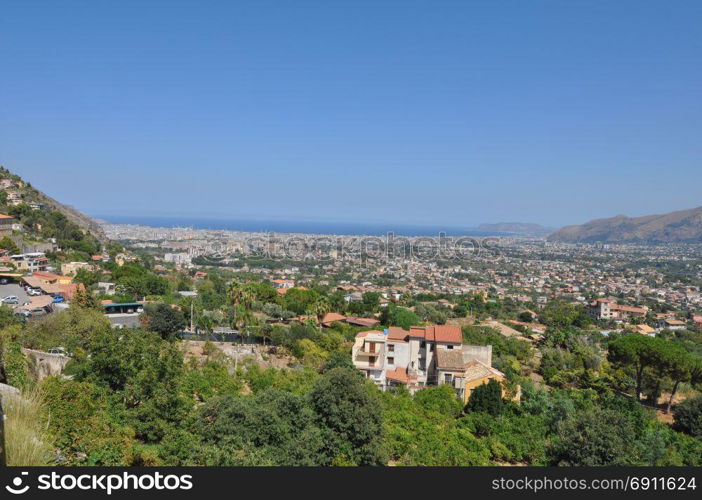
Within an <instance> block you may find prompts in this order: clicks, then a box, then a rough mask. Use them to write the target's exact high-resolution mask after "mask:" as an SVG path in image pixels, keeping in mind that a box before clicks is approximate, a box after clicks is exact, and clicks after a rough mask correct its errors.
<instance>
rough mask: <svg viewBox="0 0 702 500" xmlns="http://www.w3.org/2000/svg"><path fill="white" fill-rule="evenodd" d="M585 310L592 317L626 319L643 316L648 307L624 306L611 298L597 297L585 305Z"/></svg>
mask: <svg viewBox="0 0 702 500" xmlns="http://www.w3.org/2000/svg"><path fill="white" fill-rule="evenodd" d="M587 311H588V313H589V314H590V316H592V317H593V318H594V319H613V320H615V321H626V320H628V319H630V318H632V317H638V318H645V317H646V313H648V308H647V307H632V306H624V305H621V304H617V302H616V301H615V300H613V299H597V300H595V301H594V302H591V303H589V304H588V305H587Z"/></svg>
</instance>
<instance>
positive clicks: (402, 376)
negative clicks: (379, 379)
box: [385, 368, 417, 384]
mask: <svg viewBox="0 0 702 500" xmlns="http://www.w3.org/2000/svg"><path fill="white" fill-rule="evenodd" d="M385 378H387V379H389V380H394V381H395V382H402V383H403V384H408V383H410V382H413V381H416V380H417V377H412V376H410V375H408V374H407V369H406V368H395V369H394V370H389V371H387V372H385Z"/></svg>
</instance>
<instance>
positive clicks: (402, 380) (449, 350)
mask: <svg viewBox="0 0 702 500" xmlns="http://www.w3.org/2000/svg"><path fill="white" fill-rule="evenodd" d="M462 339H463V336H462V333H461V328H460V326H456V325H434V326H413V327H411V328H410V329H409V330H404V329H402V328H399V327H390V328H387V329H386V330H383V331H378V330H374V331H367V332H360V333H359V334H357V335H356V339H355V342H354V346H353V349H352V357H353V358H352V359H353V363H354V366H355V367H356V368H357V369H359V370H361V371H362V372H363V373H364V374H365V375H366V377H367V378H369V379H371V380H373V382H375V383H376V384H377V385H378V387H380V388H381V389H388V388H391V387H397V386H400V385H403V386H405V387H407V388H408V389H409V390H410V392H412V393H414V392H416V391H417V390H420V389H421V388H423V387H428V386H436V385H442V384H450V385H451V386H453V387H454V388H455V389H456V394H457V395H458V396H459V397H460V398H462V399H464V400H465V401H467V398H468V397H469V396H470V392H471V391H472V390H473V389H474V388H475V387H477V386H478V385H480V384H481V383H487V381H488V380H490V379H491V378H495V379H497V380H498V381H500V382H502V381H503V380H504V378H505V377H504V375H503V374H502V373H500V372H499V371H498V370H495V369H494V368H492V346H489V345H488V346H471V345H463V342H462ZM476 363H477V364H476Z"/></svg>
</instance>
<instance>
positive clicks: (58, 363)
mask: <svg viewBox="0 0 702 500" xmlns="http://www.w3.org/2000/svg"><path fill="white" fill-rule="evenodd" d="M22 353H23V354H24V355H25V356H27V358H29V361H30V365H31V367H32V372H33V375H34V377H35V378H36V380H41V379H43V378H45V377H49V376H51V375H60V374H61V373H63V369H64V368H65V367H66V364H67V363H68V362H69V361H70V360H71V358H69V357H68V356H64V355H62V354H50V353H48V352H43V351H35V350H34V349H22Z"/></svg>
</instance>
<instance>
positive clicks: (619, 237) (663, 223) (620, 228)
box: [548, 207, 702, 243]
mask: <svg viewBox="0 0 702 500" xmlns="http://www.w3.org/2000/svg"><path fill="white" fill-rule="evenodd" d="M548 240H549V241H560V242H566V243H592V242H609V243H634V242H641V243H666V242H702V207H697V208H692V209H690V210H680V211H678V212H671V213H668V214H663V215H647V216H644V217H627V216H626V215H617V216H616V217H612V218H609V219H597V220H593V221H590V222H588V223H586V224H582V225H580V226H566V227H564V228H562V229H559V230H558V231H556V232H555V233H553V234H552V235H551V236H549V237H548Z"/></svg>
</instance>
